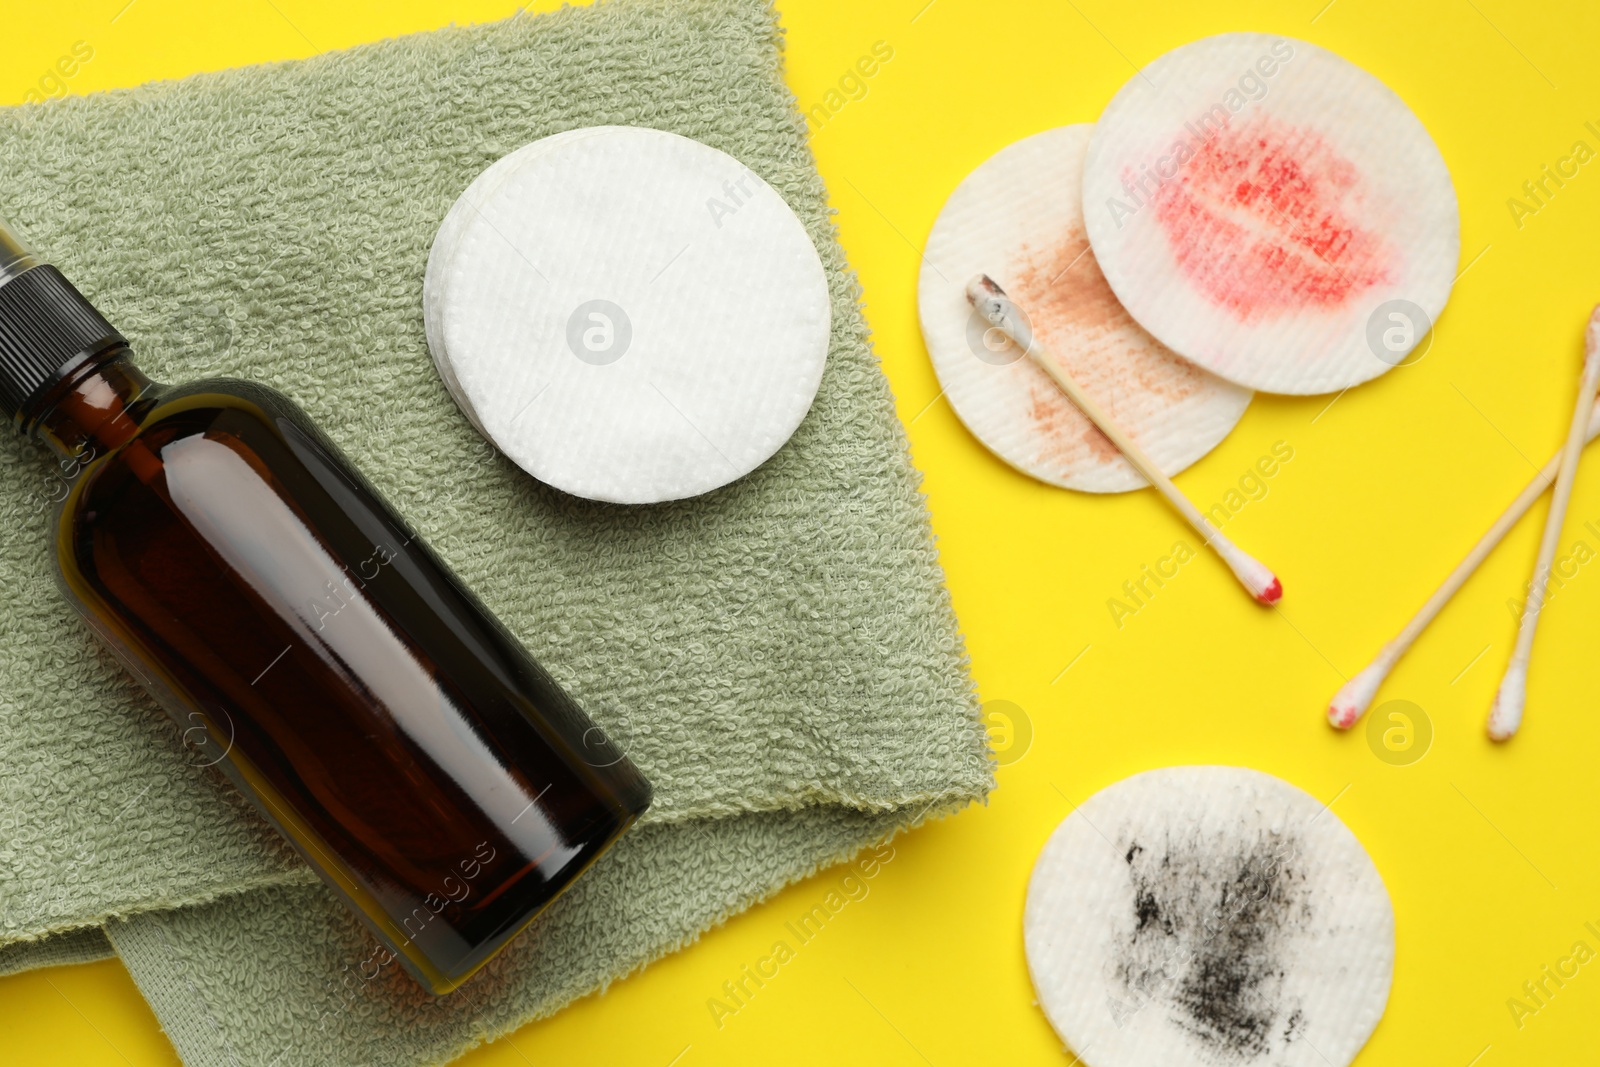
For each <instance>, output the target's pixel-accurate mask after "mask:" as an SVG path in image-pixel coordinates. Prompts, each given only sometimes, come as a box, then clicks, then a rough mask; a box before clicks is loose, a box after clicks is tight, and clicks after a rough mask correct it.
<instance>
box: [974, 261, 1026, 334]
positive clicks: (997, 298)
mask: <svg viewBox="0 0 1600 1067" xmlns="http://www.w3.org/2000/svg"><path fill="white" fill-rule="evenodd" d="M967 303H969V304H971V305H972V307H973V310H975V311H976V312H977V313H978V314H979V315H981V316H982V317H983V319H984V320H985V321H986V322H988V323H989V325H991V326H999V327H1001V328H1002V329H1004V328H1005V327H1006V325H1007V321H1006V320H1007V319H1008V318H1009V317H1010V316H1009V312H1010V310H1011V308H1012V307H1013V306H1015V305H1013V304H1012V303H1011V298H1010V297H1008V296H1006V291H1005V290H1004V289H1002V288H1000V285H999V283H998V282H996V281H995V280H994V279H993V278H991V277H989V276H988V275H987V274H977V275H974V276H973V278H972V280H971V281H969V282H967Z"/></svg>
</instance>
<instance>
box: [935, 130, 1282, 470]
mask: <svg viewBox="0 0 1600 1067" xmlns="http://www.w3.org/2000/svg"><path fill="white" fill-rule="evenodd" d="M1090 130H1091V127H1089V126H1064V127H1061V128H1059V129H1054V130H1047V131H1045V132H1044V133H1040V134H1036V135H1035V136H1033V137H1028V138H1026V139H1024V140H1021V141H1018V142H1016V143H1014V144H1011V145H1008V146H1007V147H1005V148H1003V149H1001V150H1000V151H999V152H997V153H995V155H993V156H991V157H990V158H989V159H988V160H986V161H984V162H983V163H982V164H981V165H980V166H979V167H978V168H977V169H976V170H974V171H973V172H972V173H971V174H969V175H968V176H967V177H966V179H964V180H963V181H962V183H961V184H960V185H959V186H957V187H956V190H955V191H954V192H953V193H952V194H951V195H950V199H949V200H948V201H947V202H946V203H945V206H944V209H943V210H942V211H941V212H940V213H939V218H938V220H937V221H936V222H935V223H934V227H933V232H932V233H931V234H930V235H929V237H928V244H927V248H926V250H925V253H924V255H923V266H922V275H921V278H920V280H919V282H918V287H917V297H918V306H919V311H920V317H921V321H922V336H923V339H924V341H925V342H926V343H927V346H928V354H929V356H930V357H931V359H932V361H933V367H934V371H935V373H937V374H938V376H939V384H940V385H941V386H943V387H944V390H945V394H946V395H947V396H948V397H949V399H950V404H951V406H952V407H953V408H954V409H955V412H956V415H957V416H958V417H959V418H960V419H961V421H962V422H963V423H965V424H966V426H967V428H968V429H969V430H971V431H972V433H973V434H974V435H975V436H976V437H977V438H978V439H979V440H980V441H982V442H983V443H984V444H985V445H986V446H987V447H988V448H989V449H990V450H991V451H993V452H994V453H995V454H996V455H998V456H1000V458H1002V459H1004V460H1005V461H1006V462H1008V463H1010V464H1011V465H1012V466H1014V467H1016V468H1018V469H1019V470H1022V471H1024V472H1026V473H1028V474H1031V475H1033V476H1034V477H1036V478H1039V479H1041V480H1043V481H1046V482H1049V483H1051V484H1052V485H1060V486H1064V487H1066V488H1069V489H1080V490H1085V491H1089V492H1101V493H1106V492H1123V491H1126V490H1130V489H1138V488H1140V487H1141V486H1143V485H1145V484H1146V483H1145V481H1144V479H1143V478H1142V477H1140V476H1139V474H1138V473H1137V472H1135V471H1134V469H1133V468H1132V466H1130V465H1129V463H1128V461H1127V460H1125V459H1124V458H1123V457H1122V456H1121V454H1120V453H1119V452H1118V451H1117V449H1116V447H1115V446H1113V445H1112V444H1111V442H1110V441H1109V440H1108V439H1107V438H1106V437H1105V435H1104V434H1102V433H1101V432H1100V431H1099V429H1098V428H1097V427H1095V425H1094V424H1093V423H1092V422H1090V421H1089V419H1088V418H1087V417H1086V416H1085V415H1084V414H1083V413H1082V412H1081V411H1079V410H1078V408H1077V407H1076V406H1075V405H1074V404H1073V403H1072V401H1070V400H1069V399H1067V397H1066V396H1065V395H1064V394H1063V393H1062V392H1061V390H1060V388H1059V387H1058V386H1057V385H1056V384H1055V383H1054V382H1052V381H1051V380H1050V378H1049V376H1048V375H1046V374H1045V372H1044V371H1043V370H1041V369H1040V368H1039V367H1038V366H1036V365H1035V364H1034V363H1033V362H1032V361H1031V360H1029V359H1027V358H1024V356H1023V353H1022V351H1021V350H1020V349H1018V348H1017V347H1016V346H1015V345H1014V344H1011V343H1009V342H1007V341H1006V339H1005V338H1004V336H1003V335H1001V334H1000V333H999V332H998V331H997V330H994V329H992V328H989V327H987V326H986V324H985V323H984V322H983V320H981V319H980V318H979V317H978V316H977V315H976V314H975V313H974V312H973V311H972V309H971V307H970V306H969V305H968V303H967V299H966V295H965V286H966V283H967V280H968V279H969V278H971V277H972V276H973V275H975V274H980V273H983V274H988V275H989V276H990V277H992V278H994V279H995V280H996V281H997V282H999V283H1000V285H1001V287H1002V288H1004V289H1005V290H1006V292H1007V293H1008V294H1010V296H1011V297H1012V299H1014V300H1015V301H1016V303H1017V305H1018V306H1019V307H1020V308H1022V309H1023V311H1024V312H1025V313H1026V314H1027V315H1028V316H1029V318H1030V325H1031V327H1032V329H1033V331H1034V334H1035V336H1036V337H1037V338H1038V339H1039V340H1041V341H1042V342H1044V345H1045V347H1046V348H1048V349H1049V350H1050V352H1051V353H1052V354H1053V355H1054V356H1055V357H1056V358H1058V359H1060V360H1061V361H1062V363H1063V365H1064V366H1065V367H1066V369H1067V371H1068V373H1070V374H1071V375H1072V376H1073V377H1074V378H1075V379H1076V380H1077V381H1078V382H1079V383H1081V384H1082V385H1083V387H1084V389H1086V390H1087V391H1088V392H1089V393H1090V394H1091V395H1092V396H1094V397H1095V399H1096V400H1097V401H1098V402H1099V403H1100V404H1101V406H1102V407H1103V408H1104V409H1105V410H1106V411H1107V412H1108V413H1109V414H1110V416H1111V417H1112V419H1113V420H1114V421H1115V422H1117V423H1118V424H1119V425H1120V426H1121V427H1122V428H1123V429H1124V430H1125V431H1126V432H1127V433H1128V434H1129V435H1130V436H1132V437H1133V439H1134V440H1135V441H1136V442H1138V443H1139V445H1140V446H1141V447H1143V448H1144V450H1145V451H1146V453H1148V454H1149V455H1150V457H1151V458H1152V459H1153V460H1154V461H1155V463H1156V465H1157V466H1158V467H1160V468H1161V470H1162V471H1163V472H1164V473H1166V474H1176V473H1177V472H1178V471H1180V470H1183V469H1184V468H1185V467H1187V466H1189V465H1190V464H1191V463H1194V462H1195V461H1196V460H1198V459H1199V458H1200V457H1201V456H1203V455H1205V454H1206V453H1207V452H1209V451H1211V449H1213V448H1215V447H1216V445H1217V443H1218V442H1220V441H1221V440H1222V439H1223V438H1224V437H1226V436H1227V434H1228V432H1229V431H1230V430H1232V429H1233V427H1234V425H1235V424H1237V423H1238V421H1239V419H1240V417H1241V416H1242V415H1243V414H1244V410H1245V408H1246V407H1247V406H1248V405H1249V403H1250V395H1251V394H1250V392H1249V390H1247V389H1242V388H1239V387H1238V386H1235V385H1231V384H1229V383H1227V382H1224V381H1222V380H1220V379H1219V378H1216V377H1214V376H1213V375H1211V374H1208V373H1206V372H1205V371H1203V370H1201V369H1199V368H1198V367H1195V366H1194V365H1192V364H1190V363H1188V362H1187V361H1185V360H1183V359H1181V358H1179V357H1178V356H1176V355H1174V354H1173V353H1172V352H1171V351H1170V350H1169V349H1167V348H1166V346H1164V345H1162V344H1161V343H1160V342H1159V341H1157V340H1156V339H1155V338H1153V337H1151V336H1150V335H1149V334H1148V333H1146V332H1145V331H1144V330H1143V329H1141V328H1140V327H1139V325H1138V324H1137V323H1135V322H1134V321H1133V319H1132V318H1130V317H1129V316H1128V313H1127V312H1126V311H1125V310H1123V308H1122V306H1121V304H1119V303H1118V301H1117V298H1116V296H1115V295H1113V293H1112V292H1111V289H1110V287H1109V286H1107V284H1106V281H1105V278H1104V277H1103V276H1102V275H1101V273H1100V268H1099V266H1098V264H1097V263H1096V261H1095V254H1094V253H1093V252H1091V251H1090V250H1089V243H1088V238H1087V237H1086V236H1085V234H1084V224H1083V215H1082V212H1081V210H1080V204H1081V200H1080V196H1079V184H1078V182H1079V176H1080V174H1081V173H1082V171H1083V161H1084V154H1085V151H1086V149H1087V147H1088V143H1089V134H1090Z"/></svg>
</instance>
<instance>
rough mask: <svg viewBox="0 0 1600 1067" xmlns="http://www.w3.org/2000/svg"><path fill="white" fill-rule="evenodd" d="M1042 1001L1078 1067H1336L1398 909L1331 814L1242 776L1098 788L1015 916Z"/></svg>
mask: <svg viewBox="0 0 1600 1067" xmlns="http://www.w3.org/2000/svg"><path fill="white" fill-rule="evenodd" d="M1023 928H1024V940H1025V944H1026V948H1027V955H1028V969H1029V972H1030V973H1031V975H1032V977H1033V983H1034V988H1035V990H1036V991H1037V993H1038V997H1039V1004H1040V1006H1041V1007H1042V1008H1043V1009H1044V1012H1045V1014H1046V1016H1048V1018H1049V1019H1050V1023H1051V1025H1052V1026H1054V1027H1055V1029H1056V1032H1057V1033H1058V1034H1060V1035H1061V1038H1062V1040H1063V1041H1065V1042H1066V1043H1067V1044H1068V1046H1070V1047H1071V1049H1072V1051H1073V1052H1074V1053H1075V1054H1076V1055H1078V1056H1079V1057H1080V1058H1081V1059H1082V1060H1083V1061H1084V1062H1085V1063H1087V1064H1089V1065H1090V1067H1182V1065H1186V1064H1196V1065H1201V1067H1205V1065H1215V1067H1251V1065H1261V1067H1344V1065H1345V1064H1348V1063H1349V1062H1350V1061H1351V1060H1352V1059H1353V1058H1354V1057H1355V1055H1356V1053H1357V1052H1359V1051H1360V1050H1361V1047H1362V1046H1363V1045H1364V1044H1365V1043H1366V1041H1367V1038H1368V1036H1369V1035H1370V1034H1371V1033H1372V1030H1373V1028H1374V1027H1375V1026H1376V1025H1377V1023H1378V1020H1379V1018H1380V1017H1381V1016H1382V1014H1383V1009H1384V1005H1385V1003H1386V1002H1387V1000H1388V996H1389V985H1390V980H1391V977H1392V974H1393V970H1394V912H1393V909H1392V908H1391V906H1390V903H1389V895H1388V892H1387V891H1386V890H1385V888H1384V885H1383V880H1382V879H1381V878H1380V877H1379V875H1378V872H1377V870H1376V869H1375V868H1374V867H1373V865H1372V861H1371V860H1370V859H1369V858H1368V856H1367V853H1366V850H1365V849H1363V848H1362V847H1361V844H1360V842H1359V841H1357V840H1356V838H1355V836H1354V835H1353V834H1351V832H1350V831H1349V830H1348V829H1347V828H1346V827H1345V826H1344V824H1343V823H1342V822H1340V821H1339V819H1338V817H1337V816H1335V815H1334V814H1333V813H1332V812H1331V811H1329V810H1328V808H1327V806H1326V805H1324V804H1323V803H1322V802H1320V801H1318V800H1317V799H1315V798H1314V797H1312V796H1310V795H1309V794H1307V793H1304V792H1302V791H1301V790H1299V789H1297V788H1295V787H1294V786H1292V785H1289V784H1288V783H1286V782H1283V781H1281V780H1279V779H1277V778H1274V777H1272V776H1271V775H1267V774H1263V773H1261V772H1259V771H1254V770H1249V769H1246V768H1241V767H1170V768H1165V769H1162V770H1155V771H1147V772H1145V773H1143V774H1138V775H1135V776H1134V777H1132V778H1128V779H1125V780H1124V781H1122V782H1118V783H1117V784H1115V785H1112V786H1109V787H1108V788H1106V789H1104V790H1101V791H1100V792H1099V793H1096V794H1095V795H1094V796H1092V797H1090V798H1089V799H1088V800H1087V801H1085V802H1084V803H1083V804H1082V805H1081V806H1080V807H1079V808H1078V809H1077V810H1076V811H1074V812H1073V813H1072V814H1071V815H1069V816H1068V817H1067V818H1066V819H1065V820H1064V821H1063V822H1062V823H1061V825H1060V826H1059V827H1057V829H1056V831H1055V832H1054V834H1052V835H1051V838H1050V840H1049V842H1048V843H1047V844H1046V845H1045V847H1044V850H1043V852H1042V853H1041V854H1040V856H1039V860H1038V862H1037V864H1036V865H1035V867H1034V871H1033V877H1032V879H1031V881H1030V882H1029V886H1028V900H1027V906H1026V910H1025V914H1024V919H1023Z"/></svg>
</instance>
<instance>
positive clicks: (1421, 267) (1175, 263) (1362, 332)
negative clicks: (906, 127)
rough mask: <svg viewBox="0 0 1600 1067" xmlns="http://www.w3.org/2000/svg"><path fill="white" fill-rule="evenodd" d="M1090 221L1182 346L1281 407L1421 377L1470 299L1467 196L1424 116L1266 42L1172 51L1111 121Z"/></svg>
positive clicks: (1158, 328) (1149, 312) (1090, 174)
mask: <svg viewBox="0 0 1600 1067" xmlns="http://www.w3.org/2000/svg"><path fill="white" fill-rule="evenodd" d="M1083 200H1084V218H1085V220H1086V221H1087V223H1088V229H1089V240H1090V241H1091V242H1092V243H1093V245H1094V253H1095V255H1096V256H1097V257H1098V258H1099V260H1100V266H1101V269H1102V270H1104V271H1105V275H1106V279H1107V280H1108V281H1109V282H1110V283H1111V288H1112V289H1113V290H1115V291H1116V294H1117V296H1118V297H1119V298H1121V300H1122V303H1123V304H1124V305H1125V306H1126V307H1127V309H1128V310H1129V311H1130V312H1131V313H1132V314H1133V317H1134V318H1135V319H1137V320H1138V321H1139V324H1140V325H1142V326H1143V327H1144V328H1145V329H1147V330H1149V331H1150V332H1151V333H1152V334H1154V335H1155V336H1156V337H1158V338H1160V339H1161V340H1162V341H1163V342H1164V343H1165V344H1166V345H1167V346H1168V347H1170V348H1171V349H1172V350H1173V351H1175V352H1177V353H1178V354H1180V355H1183V356H1186V357H1188V358H1189V359H1191V360H1193V361H1194V362H1196V363H1198V364H1200V365H1201V366H1202V367H1205V368H1206V369H1207V370H1210V371H1213V372H1215V373H1217V374H1220V375H1222V376H1223V377H1224V378H1227V379H1229V380H1230V381H1234V382H1238V383H1239V384H1241V385H1245V386H1249V387H1251V388H1253V389H1259V390H1262V391H1263V392H1271V393H1296V394H1307V393H1326V392H1332V391H1334V390H1338V389H1345V388H1348V387H1350V386H1352V385H1356V384H1358V383H1360V382H1364V381H1367V380H1368V379H1370V378H1375V377H1377V376H1378V375H1380V374H1383V373H1384V372H1386V371H1389V370H1391V369H1393V368H1394V367H1396V366H1398V365H1400V364H1401V363H1402V362H1404V361H1405V360H1406V357H1407V356H1408V355H1409V353H1410V352H1411V350H1412V348H1413V347H1414V346H1415V345H1416V344H1417V343H1418V342H1420V341H1422V340H1423V338H1424V337H1426V336H1427V333H1428V331H1429V329H1430V328H1431V324H1432V323H1433V322H1435V321H1437V320H1438V317H1439V313H1440V312H1441V311H1443V310H1444V305H1445V301H1446V300H1447V299H1448V298H1449V295H1450V289H1451V286H1452V285H1453V284H1454V281H1455V274H1456V269H1457V260H1458V259H1459V258H1460V252H1461V220H1460V217H1459V213H1458V211H1457V208H1456V194H1455V186H1454V185H1453V184H1452V183H1451V181H1450V172H1449V170H1448V169H1447V168H1446V166H1445V163H1444V159H1443V157H1442V156H1440V154H1439V149H1438V148H1437V147H1436V146H1435V145H1434V143H1433V139H1432V138H1431V137H1429V136H1428V131H1427V130H1426V129H1425V128H1424V127H1423V125H1422V123H1421V122H1420V121H1419V120H1418V119H1417V116H1416V115H1415V114H1413V113H1412V111H1411V109H1410V108H1408V107H1407V106H1406V105H1405V102H1404V101H1402V100H1401V99H1400V98H1399V97H1398V96H1396V95H1395V94H1394V92H1393V91H1392V90H1390V89H1389V88H1388V87H1387V86H1386V85H1384V84H1383V83H1382V82H1380V81H1378V79H1376V78H1374V77H1373V76H1372V75H1370V74H1368V73H1367V72H1366V71H1364V70H1362V69H1361V68H1359V67H1357V66H1356V65H1355V64H1353V63H1351V62H1349V61H1348V60H1346V59H1343V58H1341V57H1339V56H1337V55H1334V54H1333V53H1332V52H1329V51H1327V50H1326V49H1323V48H1318V47H1317V46H1316V45H1313V44H1308V43H1306V42H1305V41H1297V40H1292V39H1289V38H1284V37H1271V36H1268V35H1266V34H1257V33H1229V34H1222V35H1220V36H1216V37H1208V38H1205V39H1203V40H1200V41H1195V42H1193V43H1191V44H1186V45H1184V46H1183V47H1181V48H1177V49H1174V50H1173V51H1171V52H1168V53H1167V54H1166V55H1164V56H1161V57H1160V58H1158V59H1156V60H1155V61H1154V62H1152V63H1150V64H1149V65H1148V66H1146V67H1145V68H1144V69H1143V70H1141V71H1140V72H1139V73H1138V74H1137V75H1135V76H1134V77H1132V78H1130V79H1128V82H1127V84H1125V85H1124V86H1123V87H1122V88H1121V89H1120V90H1118V92H1117V95H1116V96H1115V97H1113V98H1112V100H1111V102H1110V103H1109V104H1107V105H1106V109H1105V111H1104V112H1103V113H1102V114H1101V116H1100V120H1099V122H1097V123H1096V124H1095V133H1094V137H1093V138H1092V139H1091V141H1090V143H1089V155H1088V159H1087V161H1086V162H1085V164H1084V176H1083Z"/></svg>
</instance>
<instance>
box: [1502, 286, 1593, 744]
mask: <svg viewBox="0 0 1600 1067" xmlns="http://www.w3.org/2000/svg"><path fill="white" fill-rule="evenodd" d="M1585 348H1586V351H1585V353H1584V357H1583V378H1582V379H1581V380H1580V382H1579V384H1578V406H1577V410H1576V411H1575V412H1574V413H1573V416H1572V429H1571V430H1570V431H1568V433H1567V445H1566V447H1565V448H1563V449H1562V450H1561V470H1560V472H1559V473H1557V474H1556V487H1555V490H1554V491H1553V492H1552V493H1551V496H1550V512H1549V514H1548V515H1546V516H1545V520H1544V537H1543V539H1541V540H1540V542H1539V559H1538V561H1537V562H1535V563H1534V565H1533V582H1532V585H1531V586H1530V588H1529V589H1528V602H1527V603H1526V604H1524V605H1523V606H1522V623H1521V625H1520V626H1519V627H1518V628H1517V645H1516V647H1515V648H1514V649H1512V651H1511V662H1510V663H1509V664H1508V665H1507V666H1506V674H1505V677H1504V678H1502V679H1501V680H1500V691H1499V692H1498V693H1496V694H1495V697H1494V706H1493V707H1491V708H1490V709H1489V736H1490V737H1492V738H1494V739H1495V740H1496V741H1505V740H1507V739H1508V738H1510V737H1511V736H1512V735H1513V734H1515V733H1516V732H1517V727H1519V726H1521V725H1522V706H1523V704H1524V703H1525V702H1526V701H1527V694H1528V659H1529V657H1530V656H1531V655H1532V653H1533V635H1534V631H1535V630H1536V629H1537V628H1538V626H1539V614H1540V610H1541V609H1542V608H1543V607H1544V600H1545V596H1546V595H1547V593H1548V590H1549V584H1550V568H1551V566H1552V565H1553V564H1554V563H1555V559H1556V547H1557V545H1558V544H1559V542H1560V540H1561V525H1562V523H1563V521H1565V519H1566V517H1567V501H1569V500H1571V499H1572V485H1573V482H1574V480H1575V479H1576V478H1577V476H1578V457H1579V456H1580V455H1581V454H1582V452H1583V434H1584V427H1585V425H1586V424H1587V422H1588V416H1589V410H1590V408H1592V407H1593V406H1594V397H1595V393H1596V391H1600V306H1597V307H1596V308H1595V309H1594V313H1593V314H1591V315H1590V316H1589V332H1588V338H1587V344H1586V345H1585Z"/></svg>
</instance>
